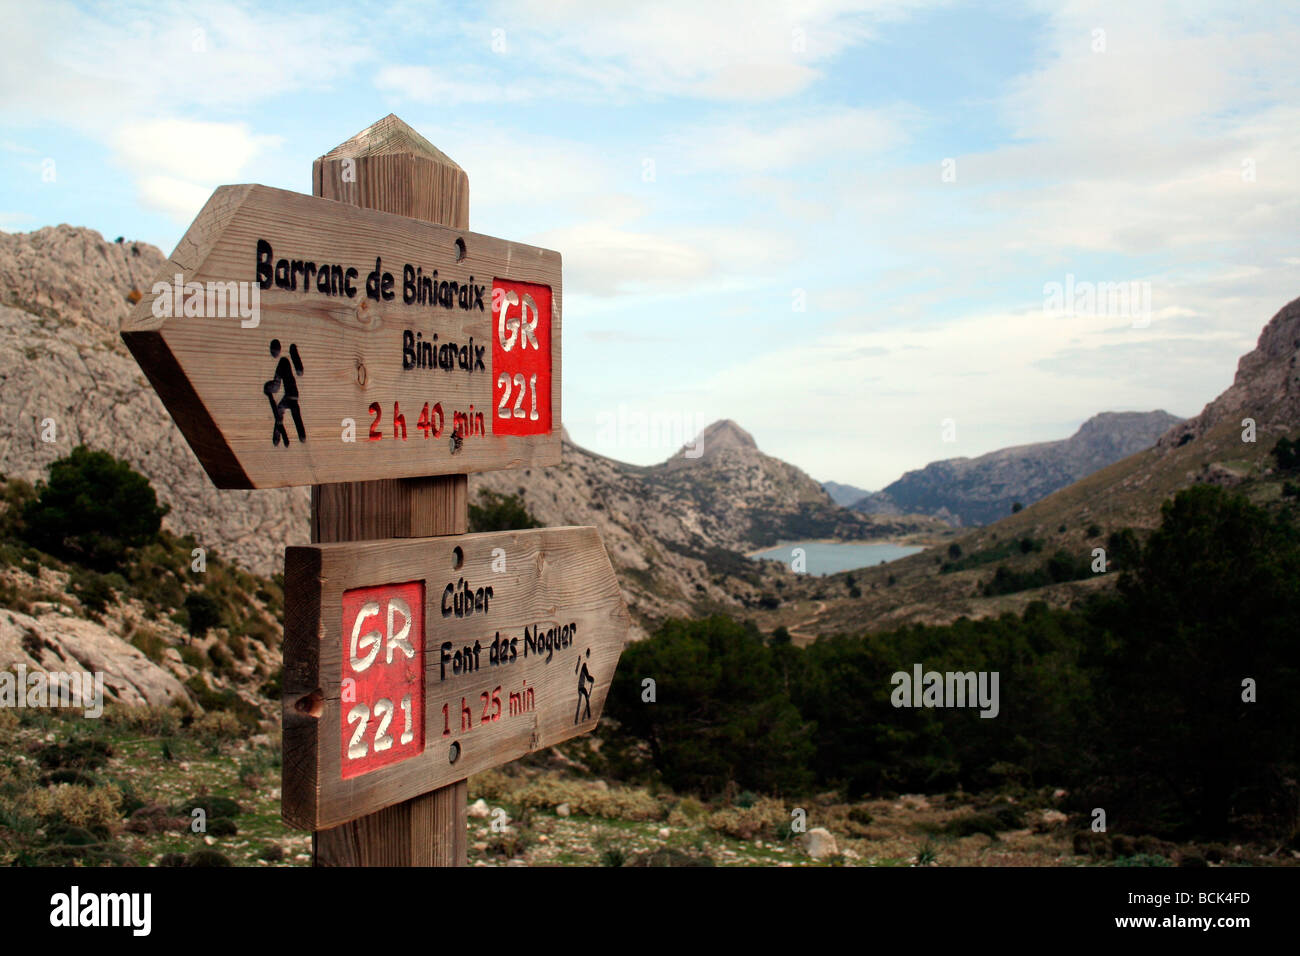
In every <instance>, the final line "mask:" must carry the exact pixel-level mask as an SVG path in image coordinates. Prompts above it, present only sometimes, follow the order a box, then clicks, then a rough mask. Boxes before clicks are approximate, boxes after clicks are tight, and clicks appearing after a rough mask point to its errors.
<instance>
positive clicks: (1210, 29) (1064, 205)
mask: <svg viewBox="0 0 1300 956" xmlns="http://www.w3.org/2000/svg"><path fill="white" fill-rule="evenodd" d="M0 22H3V23H4V24H5V31H6V33H7V43H6V56H5V58H4V59H3V61H0V229H4V230H6V231H10V232H26V231H30V230H34V229H39V228H42V227H44V226H49V225H56V224H59V223H69V224H72V225H78V226H87V227H90V228H93V229H96V230H98V231H99V232H101V233H102V234H103V235H104V236H105V238H107V239H110V240H111V239H114V238H116V237H117V236H125V237H127V238H128V239H133V240H142V241H146V242H150V243H153V244H155V245H157V246H159V247H160V248H161V249H162V250H163V251H164V252H165V253H170V252H171V250H172V249H173V248H174V247H175V245H176V244H177V242H178V241H179V240H180V238H181V236H182V235H183V234H184V232H185V229H186V228H187V226H188V225H189V223H190V222H191V221H192V220H193V218H194V216H195V215H196V214H197V212H198V211H199V209H200V208H201V207H202V205H203V203H204V202H205V201H206V199H207V198H208V196H209V195H210V194H211V192H212V190H213V189H214V188H215V187H217V186H219V185H223V184H227V183H242V182H258V183H263V184H266V185H269V186H274V187H278V188H282V189H293V190H298V191H301V192H307V193H309V192H310V191H311V164H312V160H314V159H315V158H316V157H318V156H320V155H322V154H323V153H325V152H328V151H329V150H330V149H332V148H333V147H334V146H336V145H338V144H339V143H341V142H344V141H345V140H347V139H348V138H349V137H351V136H352V135H354V134H355V133H357V132H359V131H360V130H362V129H364V128H365V127H367V126H369V125H370V124H371V123H373V122H375V121H376V120H378V119H379V118H381V117H383V116H385V115H387V114H388V113H390V112H393V113H396V114H397V115H398V116H400V117H401V118H402V119H403V120H405V121H406V122H407V123H409V124H410V125H411V126H412V127H414V128H415V129H416V130H417V131H419V132H420V133H421V134H423V135H424V136H425V137H426V138H427V139H429V140H430V141H431V142H432V143H434V144H435V145H436V146H437V147H438V148H439V149H441V150H442V151H443V152H444V153H446V154H447V155H449V156H450V157H451V158H452V159H454V160H455V161H456V162H457V163H458V164H459V165H460V166H461V167H462V168H464V169H465V170H466V172H467V173H468V174H469V179H470V197H471V198H470V228H471V229H473V230H474V231H476V232H480V233H487V234H489V235H493V236H499V237H502V238H506V239H512V240H517V241H520V242H526V243H530V244H533V245H540V246H545V247H547V248H551V249H555V250H558V251H559V252H560V253H561V254H562V256H563V262H564V305H563V315H564V326H563V328H564V338H563V349H564V376H563V389H564V391H563V396H562V402H563V412H564V414H563V419H564V425H565V427H566V428H567V430H568V432H569V434H570V436H571V437H572V438H573V440H574V441H576V442H577V443H578V444H580V445H583V446H585V447H588V448H590V449H592V450H594V451H597V452H600V453H602V454H605V455H609V456H610V457H613V458H618V459H621V460H624V461H631V462H635V463H638V464H649V463H652V462H655V461H661V460H663V459H664V458H666V457H668V456H669V455H670V454H672V453H673V452H675V451H676V450H677V449H678V448H679V447H680V446H681V445H682V444H683V443H684V442H686V441H688V440H690V438H691V437H692V436H693V435H694V434H695V433H696V432H697V431H698V430H699V429H700V427H702V426H703V425H704V424H707V423H709V422H711V421H714V420H717V419H722V418H729V419H732V420H734V421H735V422H737V423H738V424H739V425H740V426H741V427H743V428H745V429H746V430H748V431H749V432H750V433H751V434H753V435H754V437H755V439H756V440H757V442H758V445H759V447H760V448H761V449H762V450H763V451H765V452H767V453H769V454H772V455H776V456H778V457H780V458H783V459H785V460H787V461H790V462H793V463H794V464H797V465H798V466H800V467H801V468H803V469H804V470H805V471H807V472H809V473H810V474H811V475H812V476H813V477H815V478H817V479H819V480H823V481H825V480H835V481H840V482H845V483H849V484H854V485H857V486H859V487H862V488H865V489H872V490H874V489H877V488H880V487H883V486H884V485H886V484H888V483H889V482H890V481H893V480H894V479H896V478H897V477H899V476H900V475H901V474H902V473H903V472H905V471H907V470H909V469H914V468H919V467H922V466H924V465H925V464H927V463H928V462H930V461H934V460H937V459H941V458H952V457H958V456H974V455H979V454H983V453H984V452H987V451H991V450H994V449H996V448H1002V447H1006V446H1008V445H1018V444H1024V443H1027V442H1033V441H1047V440H1053V439H1059V438H1065V437H1067V436H1068V435H1070V434H1071V433H1073V432H1074V430H1075V429H1077V427H1078V426H1079V425H1080V424H1081V423H1082V422H1083V421H1085V420H1086V419H1087V418H1089V417H1091V416H1092V415H1094V414H1096V413H1097V412H1101V411H1147V410H1151V409H1156V408H1162V409H1165V410H1166V411H1168V412H1171V413H1173V414H1175V415H1181V416H1188V415H1194V414H1196V413H1197V412H1199V411H1200V410H1201V408H1202V407H1203V406H1204V405H1205V404H1206V403H1207V402H1208V401H1210V400H1211V399H1213V398H1214V397H1215V396H1217V395H1218V393H1219V392H1221V391H1222V390H1223V389H1224V388H1226V387H1227V386H1228V385H1229V384H1230V383H1231V381H1232V378H1233V374H1234V372H1235V370H1236V364H1237V359H1238V358H1239V357H1240V356H1241V355H1242V354H1244V353H1245V352H1248V351H1249V350H1250V349H1252V348H1253V347H1254V345H1255V342H1256V340H1257V339H1258V336H1259V333H1260V331H1261V329H1262V328H1263V326H1264V325H1265V323H1266V322H1267V321H1268V320H1269V319H1270V318H1271V317H1272V316H1273V315H1274V314H1275V313H1276V312H1277V311H1278V310H1279V309H1281V308H1282V307H1283V306H1284V305H1285V304H1286V303H1287V302H1289V301H1290V300H1291V299H1293V298H1295V297H1296V296H1297V295H1300V243H1298V242H1297V239H1298V237H1300V230H1298V229H1297V223H1300V159H1297V157H1300V66H1297V65H1296V60H1295V50H1297V49H1300V8H1297V6H1296V5H1294V4H1286V5H1284V4H1281V3H1267V4H1259V5H1255V4H1240V3H1237V2H1231V3H1224V4H1218V3H1209V2H1195V0H1193V2H1187V0H1184V2H1180V3H1159V2H1135V0H1125V2H1121V3H1090V2H1078V3H1073V2H1066V3H1037V2H1024V3H993V4H990V3H981V4H978V5H976V4H965V3H956V2H953V3H930V2H908V0H879V2H874V0H873V2H848V0H844V2H841V0H826V2H820V0H811V2H800V3H789V2H767V0H748V2H738V3H732V2H705V0H690V2H654V3H646V4H612V3H609V2H606V0H594V2H586V0H546V2H518V3H495V2H486V3H473V4H438V3H429V2H423V3H401V2H399V3H367V2H349V3H347V4H331V3H328V2H321V0H318V2H314V3H311V4H293V3H278V2H277V3H256V4H254V3H236V2H230V3H202V2H193V0H186V2H178V3H162V2H160V3H130V2H125V3H121V2H119V3H112V4H104V5H98V4H79V3H67V2H61V0H43V2H40V3H35V4H33V3H30V2H26V0H22V2H15V0H0ZM1097 290H1101V291H1100V294H1096V295H1093V294H1091V293H1094V292H1096V291H1097ZM1121 290H1122V291H1123V293H1124V295H1123V296H1122V297H1121V296H1120V294H1119V292H1120V291H1121Z"/></svg>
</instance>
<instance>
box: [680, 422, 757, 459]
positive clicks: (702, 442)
mask: <svg viewBox="0 0 1300 956" xmlns="http://www.w3.org/2000/svg"><path fill="white" fill-rule="evenodd" d="M724 451H753V452H757V451H758V442H756V441H754V436H753V435H751V434H750V433H749V432H747V431H745V429H743V428H741V427H740V426H739V425H737V424H736V423H735V422H733V421H732V420H731V419H730V418H723V419H720V420H718V421H716V422H714V423H713V424H712V425H710V426H708V427H707V428H706V429H704V431H702V432H700V433H699V434H698V435H696V436H695V439H694V440H693V441H690V442H688V443H687V444H686V445H684V446H683V447H682V449H681V451H679V452H677V454H675V455H673V457H672V458H670V459H668V460H669V461H675V460H677V459H686V460H696V459H700V458H704V459H709V458H713V457H715V456H717V454H718V453H719V452H724Z"/></svg>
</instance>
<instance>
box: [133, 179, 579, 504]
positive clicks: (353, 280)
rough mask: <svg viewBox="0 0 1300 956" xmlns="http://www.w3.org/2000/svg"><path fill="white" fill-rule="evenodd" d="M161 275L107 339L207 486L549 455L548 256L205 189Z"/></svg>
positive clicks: (551, 262) (312, 203)
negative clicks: (146, 382) (126, 356)
mask: <svg viewBox="0 0 1300 956" xmlns="http://www.w3.org/2000/svg"><path fill="white" fill-rule="evenodd" d="M169 270H174V274H170V275H168V274H166V273H165V274H164V275H165V277H166V278H165V279H164V280H163V281H162V283H161V285H160V288H159V290H158V291H156V292H155V293H154V294H153V295H152V296H149V297H146V298H145V299H143V300H142V301H141V302H140V303H139V304H138V305H137V307H136V309H135V311H134V313H133V314H132V316H131V318H130V320H129V322H127V323H126V324H125V325H124V326H123V329H122V336H123V338H124V339H125V340H126V344H127V346H128V347H129V348H130V349H131V351H132V353H133V354H134V355H135V357H136V359H137V360H138V361H139V362H140V365H141V367H143V368H144V370H145V373H146V374H147V375H148V376H149V379H150V381H151V382H152V383H153V386H154V388H155V389H156V390H157V391H158V393H159V394H160V395H161V396H162V398H163V400H164V402H165V403H166V405H167V407H168V410H169V411H170V412H171V413H172V416H173V417H174V418H175V420H176V423H177V424H178V425H179V426H180V428H181V431H182V432H183V433H184V434H185V437H186V439H187V440H188V441H189V443H190V446H191V447H192V448H193V449H194V453H195V454H196V455H197V456H198V458H199V461H200V462H202V464H203V467H204V468H205V469H207V472H208V474H209V475H210V476H211V478H212V480H213V482H214V483H215V484H216V485H217V487H219V488H273V487H276V486H282V485H312V484H325V483H329V482H339V481H347V480H354V479H356V478H358V477H359V476H361V475H366V476H367V477H370V478H406V477H417V476H425V475H436V474H452V473H466V472H471V471H487V470H492V469H497V468H512V467H517V466H521V465H553V464H557V463H558V462H559V460H560V438H559V429H557V428H554V427H553V423H555V422H558V421H559V420H560V256H559V254H558V253H555V252H550V251H548V250H546V249H538V248H536V247H533V246H524V245H520V244H518V243H513V242H506V241H504V240H501V239H493V238H491V237H489V236H480V235H477V234H475V233H471V232H467V231H464V230H456V229H448V228H445V227H439V226H435V225H432V224H430V223H422V222H419V221H417V220H413V219H406V218H403V217H401V216H395V215H392V214H390V213H384V212H376V211H373V210H368V209H358V208H356V207H355V206H349V205H346V204H344V203H341V202H336V201H333V200H329V199H317V198H314V197H312V196H303V195H301V194H299V193H292V192H285V191H284V190H280V189H270V188H268V187H266V186H223V187H221V188H220V189H218V190H217V191H216V192H215V193H213V195H212V198H211V199H209V200H208V203H207V205H206V206H204V207H203V211H202V212H200V213H199V216H198V218H197V219H196V220H195V221H194V224H193V225H192V226H190V228H189V231H188V232H186V234H185V238H184V239H182V240H181V244H180V246H178V247H177V252H176V253H175V254H173V257H172V260H171V262H170V263H169ZM241 283H242V285H241ZM241 295H242V299H241V298H240V296H241ZM254 300H256V302H257V313H256V314H252V312H253V306H252V303H253V302H254ZM241 301H242V302H243V303H247V304H248V308H247V309H246V311H248V312H249V313H250V315H249V317H248V318H245V317H243V315H241V314H240V312H239V311H238V309H237V308H232V307H231V305H232V302H234V303H235V304H239V303H240V302H241ZM209 304H211V306H212V308H209V307H208V306H209ZM457 439H459V440H457Z"/></svg>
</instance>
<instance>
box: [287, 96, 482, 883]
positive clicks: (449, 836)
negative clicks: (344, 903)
mask: <svg viewBox="0 0 1300 956" xmlns="http://www.w3.org/2000/svg"><path fill="white" fill-rule="evenodd" d="M312 191H313V193H314V194H315V195H317V196H321V197H323V198H325V199H335V200H338V201H340V202H345V203H349V204H351V205H354V206H362V207H364V208H367V209H378V210H381V211H383V212H390V213H394V214H396V215H399V216H407V217H410V218H413V219H423V220H425V221H427V222H436V223H439V224H441V225H445V226H450V227H452V228H455V229H466V230H467V229H469V177H468V176H467V175H466V174H465V171H464V170H463V169H461V168H460V167H459V166H457V165H456V164H455V163H454V162H452V161H451V159H449V158H448V157H447V156H446V155H445V154H443V153H442V152H441V151H440V150H438V149H437V148H436V147H434V146H433V144H431V143H430V142H429V141H428V140H426V139H425V138H424V137H423V136H421V135H420V134H419V133H417V132H415V130H413V129H411V128H410V127H409V126H407V125H406V124H405V123H403V122H402V121H401V120H400V119H398V118H397V117H396V116H394V115H392V114H389V115H388V116H386V117H384V118H383V119H381V120H380V121H379V122H378V123H375V124H374V125H373V126H371V127H369V128H368V129H365V130H363V131H362V132H360V133H358V134H357V135H356V136H354V137H353V138H352V139H350V140H348V141H347V142H346V143H343V144H342V145H340V146H338V147H336V148H335V149H333V150H331V151H330V152H328V153H326V154H325V155H324V156H322V157H321V158H320V159H318V160H316V162H315V163H313V164H312ZM467 488H468V484H467V478H466V476H465V475H447V476H443V477H435V478H400V479H385V480H380V481H360V482H348V483H344V484H334V485H315V486H313V487H312V496H311V540H312V541H313V542H314V543H325V542H335V541H364V540H370V539H381V538H415V537H429V536H432V535H448V534H465V533H466V532H467V531H468V530H469V501H468V490H467ZM467 794H468V788H467V785H466V782H465V781H464V780H460V781H457V782H456V783H454V784H452V785H450V786H447V787H443V788H441V789H439V790H433V791H430V792H429V793H426V794H424V795H422V796H419V797H416V798H414V799H412V800H407V801H405V802H404V803H399V804H396V805H394V806H391V807H387V808H386V809H384V810H380V811H379V812H378V813H371V814H368V815H367V816H363V817H359V818H357V819H356V820H353V821H351V822H349V823H345V824H343V825H342V826H338V827H334V828H332V829H329V830H318V831H316V832H315V833H313V834H312V852H313V859H314V863H315V865H316V866H464V865H465V862H466V849H467V848H466V837H467V819H466V812H465V811H466V802H467Z"/></svg>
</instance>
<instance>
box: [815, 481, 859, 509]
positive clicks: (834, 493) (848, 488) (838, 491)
mask: <svg viewBox="0 0 1300 956" xmlns="http://www.w3.org/2000/svg"><path fill="white" fill-rule="evenodd" d="M822 490H823V491H824V492H826V493H827V494H828V495H830V496H831V501H833V502H835V503H836V504H837V505H839V506H840V507H841V508H847V507H849V506H850V505H852V504H854V503H856V502H859V501H861V500H862V499H863V498H866V497H867V496H868V495H870V494H871V492H869V491H867V490H866V489H865V488H858V487H857V486H855V485H842V484H840V483H839V482H838V481H823V482H822Z"/></svg>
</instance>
